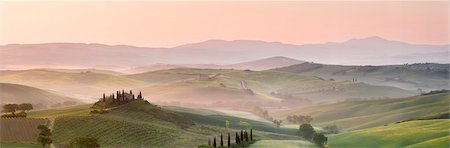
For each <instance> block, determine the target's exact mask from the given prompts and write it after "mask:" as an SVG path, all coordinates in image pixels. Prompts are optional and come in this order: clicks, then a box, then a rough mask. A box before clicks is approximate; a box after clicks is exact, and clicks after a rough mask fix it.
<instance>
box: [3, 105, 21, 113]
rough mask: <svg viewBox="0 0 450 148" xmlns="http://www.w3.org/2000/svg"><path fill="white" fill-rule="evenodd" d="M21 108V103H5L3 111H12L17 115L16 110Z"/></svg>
mask: <svg viewBox="0 0 450 148" xmlns="http://www.w3.org/2000/svg"><path fill="white" fill-rule="evenodd" d="M18 109H19V105H17V104H5V105H3V110H2V112H6V113H9V112H10V113H11V114H13V115H15V113H16V111H17V110H18Z"/></svg>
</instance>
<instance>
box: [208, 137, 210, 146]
mask: <svg viewBox="0 0 450 148" xmlns="http://www.w3.org/2000/svg"><path fill="white" fill-rule="evenodd" d="M208 146H211V138H208Z"/></svg>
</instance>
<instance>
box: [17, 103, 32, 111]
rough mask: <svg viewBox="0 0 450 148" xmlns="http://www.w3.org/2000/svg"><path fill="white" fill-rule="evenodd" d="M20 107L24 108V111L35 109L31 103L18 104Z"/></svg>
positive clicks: (20, 108)
mask: <svg viewBox="0 0 450 148" xmlns="http://www.w3.org/2000/svg"><path fill="white" fill-rule="evenodd" d="M18 109H19V110H22V112H25V111H30V110H32V109H33V105H31V104H30V103H22V104H20V105H19V106H18Z"/></svg>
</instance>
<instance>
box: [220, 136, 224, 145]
mask: <svg viewBox="0 0 450 148" xmlns="http://www.w3.org/2000/svg"><path fill="white" fill-rule="evenodd" d="M220 146H223V135H222V134H220Z"/></svg>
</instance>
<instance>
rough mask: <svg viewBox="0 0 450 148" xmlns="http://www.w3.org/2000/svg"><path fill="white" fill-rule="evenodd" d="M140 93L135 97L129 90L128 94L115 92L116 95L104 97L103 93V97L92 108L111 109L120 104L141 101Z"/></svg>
mask: <svg viewBox="0 0 450 148" xmlns="http://www.w3.org/2000/svg"><path fill="white" fill-rule="evenodd" d="M143 99H144V98H143V96H142V92H141V91H139V94H138V95H137V96H135V94H133V91H132V90H130V92H129V93H128V92H125V91H124V90H122V91H116V93H112V94H110V95H109V96H106V94H105V93H103V97H102V98H100V100H99V101H97V102H95V103H94V106H93V107H94V108H101V109H103V108H111V107H115V106H118V105H121V104H125V103H129V102H131V101H135V100H143Z"/></svg>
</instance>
